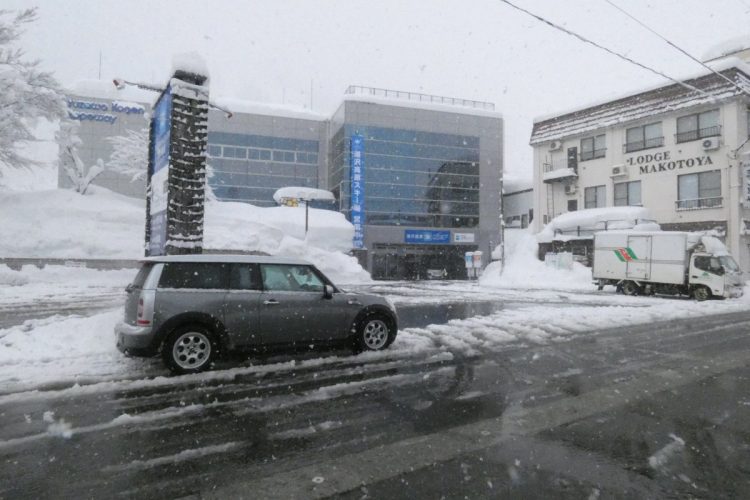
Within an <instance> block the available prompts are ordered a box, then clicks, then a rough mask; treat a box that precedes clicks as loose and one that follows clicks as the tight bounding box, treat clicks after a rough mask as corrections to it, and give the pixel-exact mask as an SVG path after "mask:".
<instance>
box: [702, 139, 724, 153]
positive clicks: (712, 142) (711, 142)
mask: <svg viewBox="0 0 750 500" xmlns="http://www.w3.org/2000/svg"><path fill="white" fill-rule="evenodd" d="M719 146H720V144H719V138H718V137H708V138H706V139H703V149H705V150H706V151H710V150H712V149H719Z"/></svg>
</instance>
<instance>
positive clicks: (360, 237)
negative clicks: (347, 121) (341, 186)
mask: <svg viewBox="0 0 750 500" xmlns="http://www.w3.org/2000/svg"><path fill="white" fill-rule="evenodd" d="M349 162H350V164H349V167H350V168H349V170H350V172H351V174H350V180H351V217H352V224H353V225H354V240H353V241H352V246H353V247H354V248H364V247H365V138H364V137H363V136H362V135H360V134H353V135H352V137H351V151H350V154H349Z"/></svg>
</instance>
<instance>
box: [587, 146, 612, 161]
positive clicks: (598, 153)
mask: <svg viewBox="0 0 750 500" xmlns="http://www.w3.org/2000/svg"><path fill="white" fill-rule="evenodd" d="M606 154H607V148H601V149H594V150H593V151H581V161H586V160H593V159H594V158H604V156H605V155H606Z"/></svg>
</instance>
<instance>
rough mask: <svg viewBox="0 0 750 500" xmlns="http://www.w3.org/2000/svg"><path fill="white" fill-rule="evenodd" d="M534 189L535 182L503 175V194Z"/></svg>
mask: <svg viewBox="0 0 750 500" xmlns="http://www.w3.org/2000/svg"><path fill="white" fill-rule="evenodd" d="M533 187H534V180H533V179H530V178H526V177H520V176H515V175H509V174H503V193H505V194H512V193H517V192H519V191H526V190H528V189H532V188H533Z"/></svg>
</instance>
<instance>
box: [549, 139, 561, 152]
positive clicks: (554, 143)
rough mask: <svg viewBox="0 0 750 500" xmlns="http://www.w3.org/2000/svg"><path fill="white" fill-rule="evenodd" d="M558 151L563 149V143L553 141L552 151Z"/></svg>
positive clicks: (550, 144)
mask: <svg viewBox="0 0 750 500" xmlns="http://www.w3.org/2000/svg"><path fill="white" fill-rule="evenodd" d="M558 149H562V141H552V142H550V143H549V150H550V151H557V150H558Z"/></svg>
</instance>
